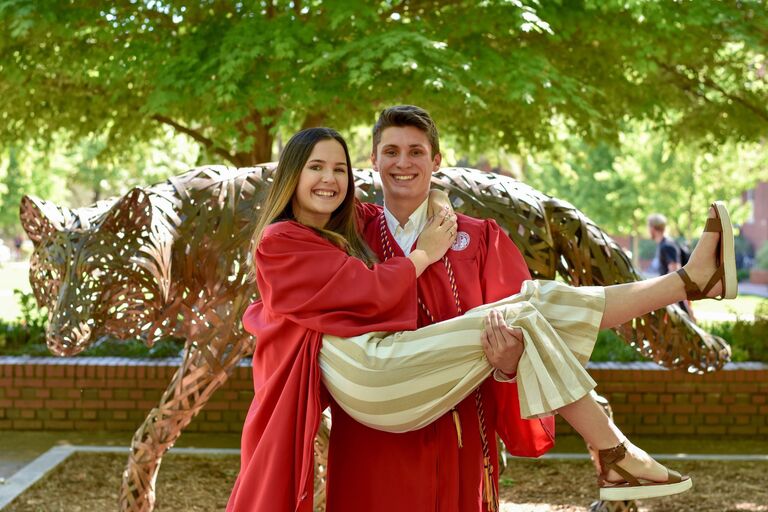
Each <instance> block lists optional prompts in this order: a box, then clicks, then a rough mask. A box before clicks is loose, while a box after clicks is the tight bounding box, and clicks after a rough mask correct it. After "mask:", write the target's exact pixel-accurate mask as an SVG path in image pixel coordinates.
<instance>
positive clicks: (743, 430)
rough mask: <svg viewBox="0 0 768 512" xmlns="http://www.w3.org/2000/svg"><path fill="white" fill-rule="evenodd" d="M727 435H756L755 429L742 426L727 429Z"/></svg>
mask: <svg viewBox="0 0 768 512" xmlns="http://www.w3.org/2000/svg"><path fill="white" fill-rule="evenodd" d="M728 433H729V434H734V435H740V436H754V435H757V427H752V426H747V425H742V426H731V427H728Z"/></svg>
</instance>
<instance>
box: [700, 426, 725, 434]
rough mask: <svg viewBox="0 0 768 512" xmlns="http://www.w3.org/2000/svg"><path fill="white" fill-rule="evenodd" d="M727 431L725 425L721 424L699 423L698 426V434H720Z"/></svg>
mask: <svg viewBox="0 0 768 512" xmlns="http://www.w3.org/2000/svg"><path fill="white" fill-rule="evenodd" d="M725 432H726V431H725V427H723V426H719V425H699V426H698V427H696V433H697V434H706V435H716V434H717V435H719V434H725Z"/></svg>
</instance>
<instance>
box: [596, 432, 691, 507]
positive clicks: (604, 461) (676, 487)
mask: <svg viewBox="0 0 768 512" xmlns="http://www.w3.org/2000/svg"><path fill="white" fill-rule="evenodd" d="M597 454H598V458H599V459H600V476H599V477H598V485H599V486H600V499H601V500H603V501H625V500H641V499H645V498H659V497H662V496H670V495H672V494H679V493H681V492H685V491H687V490H688V489H690V488H691V487H692V486H693V481H692V480H691V477H689V476H682V475H681V474H680V473H678V472H677V471H673V470H671V469H668V468H667V480H666V481H665V482H653V481H650V480H641V479H639V478H637V477H635V476H634V475H633V474H632V473H630V472H629V471H627V470H626V469H624V468H622V467H621V466H619V465H618V462H619V461H621V460H622V459H624V457H625V456H626V455H627V448H626V446H624V443H621V444H620V445H618V446H614V447H613V448H608V449H607V450H599V451H598V452H597ZM610 470H614V471H615V472H617V473H618V474H620V475H621V476H622V478H624V481H622V482H609V481H608V479H607V476H608V472H609V471H610Z"/></svg>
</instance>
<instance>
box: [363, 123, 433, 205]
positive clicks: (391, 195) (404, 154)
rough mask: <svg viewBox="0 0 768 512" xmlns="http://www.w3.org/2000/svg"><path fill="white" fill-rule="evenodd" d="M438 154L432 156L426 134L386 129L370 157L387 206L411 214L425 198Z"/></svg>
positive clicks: (404, 128) (412, 129) (400, 128)
mask: <svg viewBox="0 0 768 512" xmlns="http://www.w3.org/2000/svg"><path fill="white" fill-rule="evenodd" d="M440 158H441V157H440V154H439V153H438V154H436V155H434V156H432V147H431V145H430V143H429V139H428V138H427V134H426V133H424V132H423V131H421V130H419V129H418V128H416V127H413V126H390V127H389V128H385V129H384V131H383V132H382V133H381V141H380V142H379V144H378V146H377V147H376V151H375V153H374V154H373V155H371V161H372V162H373V168H374V169H375V170H377V171H378V172H379V174H380V175H381V182H382V185H383V187H384V197H385V199H386V201H387V203H388V204H389V203H393V202H397V203H399V204H401V205H402V206H406V205H407V206H408V207H409V208H410V207H412V210H415V209H416V208H417V207H418V206H419V205H420V204H421V203H422V202H423V201H424V200H425V199H426V198H427V195H429V185H430V181H431V178H432V173H433V172H434V171H436V170H437V169H438V168H439V167H440Z"/></svg>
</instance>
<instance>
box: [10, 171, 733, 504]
mask: <svg viewBox="0 0 768 512" xmlns="http://www.w3.org/2000/svg"><path fill="white" fill-rule="evenodd" d="M272 172H273V167H272V166H265V167H253V168H241V169H235V168H226V167H221V166H216V167H200V168H196V169H193V170H190V171H188V172H187V173H185V174H182V175H180V176H177V177H174V178H171V179H169V180H168V181H166V182H164V183H160V184H157V185H154V186H150V187H147V188H134V189H133V190H131V191H130V192H129V193H127V194H126V195H125V196H123V197H121V198H117V199H111V200H107V201H101V202H98V203H96V204H95V205H93V206H90V207H85V208H77V209H72V210H70V209H67V208H63V207H60V206H56V205H54V204H52V203H50V202H46V201H43V200H40V199H37V198H33V197H28V196H27V197H24V198H23V200H22V203H21V220H22V224H23V226H24V229H25V230H26V232H27V234H28V235H29V237H30V238H31V239H32V241H33V242H34V245H35V251H34V254H33V256H32V262H31V268H30V281H31V283H32V288H33V290H34V292H35V296H36V298H37V302H38V304H39V305H40V306H45V307H47V308H48V311H49V319H48V331H47V336H48V338H47V340H48V346H49V348H50V350H51V351H52V352H53V353H54V354H57V355H62V356H68V355H74V354H77V353H78V352H80V351H82V350H84V349H85V348H87V347H88V346H89V345H90V344H92V343H93V342H94V341H95V340H97V339H99V338H100V337H102V336H104V335H107V334H109V335H112V336H116V337H119V338H134V337H142V338H143V339H145V340H146V341H147V343H149V344H151V343H153V341H154V340H155V339H157V338H159V337H162V336H177V337H182V338H185V339H186V344H185V348H184V353H183V359H182V362H181V366H180V367H179V369H178V371H177V372H176V374H175V375H174V377H173V379H172V380H171V382H170V383H169V384H168V388H167V389H166V391H165V392H164V393H163V395H162V397H161V398H160V401H159V403H158V405H157V407H155V408H153V409H152V410H151V411H149V414H148V415H147V418H146V420H145V421H144V423H143V424H142V425H141V427H139V429H138V430H137V431H136V434H135V435H134V437H133V441H132V445H131V454H130V457H129V460H128V464H127V467H126V470H125V472H124V474H123V484H122V490H121V494H120V506H121V509H122V510H123V511H151V510H152V508H153V506H154V498H155V496H154V484H155V479H156V477H157V472H158V469H159V466H160V462H161V460H162V457H163V454H164V453H165V452H166V451H167V450H168V448H170V447H171V446H172V445H173V444H174V442H175V441H176V439H177V438H178V437H179V435H180V434H181V431H182V430H183V429H184V427H185V426H186V425H188V424H189V422H190V421H191V420H192V418H193V417H194V416H195V415H196V414H197V413H198V412H199V411H200V409H202V408H203V407H205V404H206V402H207V400H208V399H209V397H210V396H211V395H212V394H213V393H214V392H215V391H216V389H218V388H219V387H220V386H221V385H222V383H224V382H225V381H226V379H227V376H228V375H229V373H230V372H231V370H232V369H233V367H234V366H235V365H237V363H238V362H239V361H240V359H242V358H243V357H244V356H247V355H248V354H250V353H251V352H252V348H253V339H252V338H251V337H250V336H249V335H248V334H247V333H246V332H244V331H243V329H242V325H241V321H240V319H241V317H242V314H243V311H244V310H245V308H246V306H247V305H248V304H249V303H250V302H251V301H252V300H253V299H254V298H255V297H256V294H257V291H256V289H255V287H254V286H253V285H251V284H249V283H248V281H247V271H248V269H247V264H246V261H247V256H248V254H247V253H248V247H249V241H250V238H251V234H252V232H253V229H254V225H255V222H256V220H257V218H258V215H259V203H260V201H261V200H262V198H263V197H265V196H264V193H265V191H266V189H267V188H268V187H269V184H270V182H271V180H270V175H271V173H272ZM355 179H356V184H357V186H358V188H359V190H360V194H361V198H362V199H364V200H370V201H380V199H381V192H380V184H379V182H378V175H377V174H375V173H373V171H371V170H356V171H355ZM433 185H434V186H435V187H438V188H443V189H447V190H448V191H449V193H450V194H451V196H452V198H453V200H454V202H455V204H456V207H457V210H458V211H461V212H464V213H467V214H469V215H473V216H476V217H492V218H495V219H496V220H497V221H498V222H499V224H500V225H501V226H502V227H503V228H504V229H505V230H507V231H508V233H509V235H510V236H511V238H512V239H513V240H514V242H515V243H516V244H517V246H518V247H519V248H520V250H521V252H522V253H523V255H524V257H525V259H526V262H527V264H528V267H529V268H530V271H531V274H532V275H533V276H534V277H535V278H543V279H553V278H554V277H555V274H556V273H557V274H559V275H560V276H561V277H562V278H563V279H565V280H566V281H567V282H568V283H570V284H573V285H590V284H599V285H608V284H614V283H621V282H626V281H633V280H636V279H638V278H639V277H638V274H637V272H636V271H635V270H634V269H633V267H632V264H631V263H630V261H629V259H628V258H627V256H626V255H625V254H624V252H623V251H622V250H621V248H620V247H619V246H618V245H617V244H616V243H615V242H613V241H612V240H611V239H610V238H609V237H608V236H607V235H606V234H605V233H604V232H603V231H601V230H600V229H599V228H598V227H597V226H596V225H595V224H594V223H593V222H592V221H590V220H589V219H588V218H587V217H586V216H584V215H583V214H582V213H581V212H579V211H578V210H577V209H576V208H574V207H573V206H572V205H570V204H568V203H566V202H564V201H561V200H558V199H555V198H552V197H549V196H547V195H545V194H543V193H541V192H538V191H536V190H534V189H532V188H531V187H529V186H527V185H525V184H523V183H520V182H518V181H516V180H513V179H511V178H507V177H503V176H497V175H493V174H486V173H482V172H480V171H475V170H470V169H457V168H448V169H442V170H441V171H439V172H437V173H435V175H434V177H433ZM618 332H619V333H620V334H621V335H622V336H623V337H624V339H625V340H627V342H628V343H629V344H630V345H632V346H633V347H635V348H636V349H637V350H638V351H639V352H641V353H643V354H644V355H646V356H648V357H649V358H651V359H653V360H654V361H656V362H657V363H659V364H661V365H662V366H665V367H668V368H674V369H683V370H687V371H694V372H709V371H713V370H717V369H719V368H720V367H722V365H723V364H724V363H725V362H726V361H727V360H728V358H729V355H730V349H729V347H728V345H726V344H725V342H724V341H723V340H722V339H720V338H716V337H713V336H711V335H708V334H707V333H705V332H703V331H702V330H701V329H699V328H697V327H696V326H695V325H693V324H692V323H691V322H690V321H689V320H688V318H687V317H686V316H685V315H684V314H681V312H680V310H679V309H678V308H677V307H676V306H670V307H667V308H666V309H663V310H659V311H656V312H654V313H651V314H648V315H645V316H643V317H641V318H638V319H636V320H634V321H632V322H630V323H627V324H625V325H623V326H621V327H620V328H619V329H618ZM318 440H319V441H318V450H317V452H318V460H320V461H321V462H320V464H319V468H320V470H322V468H323V467H324V465H323V464H322V461H323V460H324V446H323V445H324V442H325V441H326V440H327V437H326V436H325V432H322V433H321V435H320V436H318ZM322 476H323V475H322V471H320V472H318V482H319V481H320V480H321V479H322ZM316 488H317V489H318V494H317V495H316V503H317V504H318V507H322V505H323V503H324V496H323V485H317V486H316Z"/></svg>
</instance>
